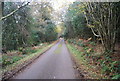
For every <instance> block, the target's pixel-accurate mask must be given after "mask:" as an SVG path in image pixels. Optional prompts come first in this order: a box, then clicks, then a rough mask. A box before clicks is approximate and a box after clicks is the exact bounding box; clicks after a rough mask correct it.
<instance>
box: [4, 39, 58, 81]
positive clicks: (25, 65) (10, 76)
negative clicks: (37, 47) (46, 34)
mask: <svg viewBox="0 0 120 81" xmlns="http://www.w3.org/2000/svg"><path fill="white" fill-rule="evenodd" d="M58 42H59V40H57V41H55V42H53V43H52V44H53V45H52V46H50V47H48V48H47V49H46V50H44V51H43V52H42V53H40V54H39V55H38V56H36V57H34V58H33V59H32V60H30V61H27V62H26V63H25V64H24V65H22V66H21V67H19V68H16V69H14V70H11V73H9V72H6V73H5V74H3V75H4V77H2V81H6V80H9V79H10V78H12V77H13V76H14V75H16V74H17V73H19V72H20V71H21V70H23V69H25V68H26V67H27V66H29V65H30V64H32V63H33V62H34V61H35V60H37V59H38V58H39V57H40V56H41V55H43V54H44V53H45V52H47V51H48V50H49V49H51V47H53V46H54V45H55V44H56V43H58Z"/></svg>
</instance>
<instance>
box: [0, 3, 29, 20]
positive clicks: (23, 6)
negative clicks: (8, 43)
mask: <svg viewBox="0 0 120 81" xmlns="http://www.w3.org/2000/svg"><path fill="white" fill-rule="evenodd" d="M29 3H30V2H28V3H27V4H25V5H23V6H21V7H19V8H17V9H16V10H14V11H12V12H11V13H9V14H8V15H6V16H4V17H1V18H0V20H3V19H5V18H7V17H9V16H11V15H13V14H14V13H15V12H17V11H18V10H20V9H21V8H23V7H25V6H27V5H28V4H29Z"/></svg>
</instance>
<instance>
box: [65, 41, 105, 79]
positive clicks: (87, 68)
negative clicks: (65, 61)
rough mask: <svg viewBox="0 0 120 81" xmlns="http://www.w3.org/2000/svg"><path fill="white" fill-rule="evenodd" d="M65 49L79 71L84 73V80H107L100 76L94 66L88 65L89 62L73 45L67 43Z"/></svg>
mask: <svg viewBox="0 0 120 81" xmlns="http://www.w3.org/2000/svg"><path fill="white" fill-rule="evenodd" d="M67 47H68V49H69V50H70V53H71V54H72V56H73V59H74V61H75V63H76V65H77V67H78V69H79V70H82V71H83V72H84V74H83V75H84V76H85V79H103V78H104V79H107V76H104V75H102V74H100V72H99V71H100V70H99V69H97V67H96V66H94V65H91V64H89V60H88V59H87V58H86V57H85V56H84V55H83V52H81V51H79V50H78V49H77V48H76V47H75V45H73V44H70V43H67Z"/></svg>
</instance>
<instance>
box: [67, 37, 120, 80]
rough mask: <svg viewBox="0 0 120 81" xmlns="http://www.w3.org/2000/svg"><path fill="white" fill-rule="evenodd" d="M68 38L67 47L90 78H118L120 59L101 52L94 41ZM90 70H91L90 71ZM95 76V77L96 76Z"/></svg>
mask: <svg viewBox="0 0 120 81" xmlns="http://www.w3.org/2000/svg"><path fill="white" fill-rule="evenodd" d="M90 40H91V39H90V38H89V39H88V40H83V39H79V40H76V39H69V40H67V42H68V45H67V46H68V48H69V49H70V50H71V52H72V53H73V54H74V56H76V57H77V59H78V60H79V62H80V63H82V62H83V63H82V65H83V66H84V69H85V67H86V68H87V69H85V70H87V71H88V72H89V73H90V74H91V78H94V79H96V78H98V79H100V78H101V79H106V78H107V79H108V78H109V79H110V78H111V79H120V71H119V69H120V61H119V58H118V57H114V56H113V55H111V54H103V53H102V48H101V46H98V44H97V43H95V42H94V41H90ZM91 71H92V72H91ZM96 76H97V77H96Z"/></svg>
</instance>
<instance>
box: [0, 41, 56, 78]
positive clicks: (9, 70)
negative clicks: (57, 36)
mask: <svg viewBox="0 0 120 81" xmlns="http://www.w3.org/2000/svg"><path fill="white" fill-rule="evenodd" d="M55 43H56V42H54V43H52V44H49V45H45V46H43V47H42V48H40V49H37V50H36V52H35V53H31V54H29V55H27V56H23V57H18V56H14V58H16V59H17V60H16V61H15V62H14V63H12V64H8V65H6V66H5V67H2V69H1V71H2V79H3V80H6V79H9V78H10V77H12V76H13V75H14V74H16V73H17V72H19V71H20V70H22V69H23V68H25V67H26V66H27V65H29V64H30V63H32V62H33V61H34V60H35V59H37V58H38V57H39V56H40V55H41V54H43V53H44V52H46V51H47V50H48V49H50V48H51V47H52V46H53V45H54V44H55Z"/></svg>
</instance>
